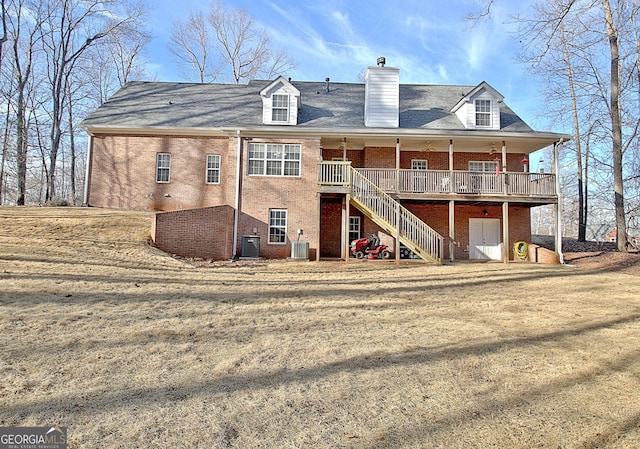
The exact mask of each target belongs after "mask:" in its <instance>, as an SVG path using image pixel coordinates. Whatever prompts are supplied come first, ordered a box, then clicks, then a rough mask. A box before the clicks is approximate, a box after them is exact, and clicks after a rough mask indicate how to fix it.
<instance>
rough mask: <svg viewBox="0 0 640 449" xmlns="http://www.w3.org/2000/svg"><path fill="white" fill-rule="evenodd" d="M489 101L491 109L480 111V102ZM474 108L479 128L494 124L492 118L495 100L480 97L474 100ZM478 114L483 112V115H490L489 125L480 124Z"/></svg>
mask: <svg viewBox="0 0 640 449" xmlns="http://www.w3.org/2000/svg"><path fill="white" fill-rule="evenodd" d="M481 101H482V102H487V103H489V111H478V103H479V102H481ZM473 109H474V111H473V112H474V114H475V115H474V117H475V125H476V127H477V128H491V127H492V126H493V120H492V118H493V117H492V110H493V101H491V100H488V99H486V98H478V99H476V100H475V101H474V102H473ZM478 114H481V115H483V116H487V117H489V124H488V125H480V124H478V121H479V120H478Z"/></svg>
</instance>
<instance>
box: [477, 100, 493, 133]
mask: <svg viewBox="0 0 640 449" xmlns="http://www.w3.org/2000/svg"><path fill="white" fill-rule="evenodd" d="M476 126H483V127H489V126H491V100H476Z"/></svg>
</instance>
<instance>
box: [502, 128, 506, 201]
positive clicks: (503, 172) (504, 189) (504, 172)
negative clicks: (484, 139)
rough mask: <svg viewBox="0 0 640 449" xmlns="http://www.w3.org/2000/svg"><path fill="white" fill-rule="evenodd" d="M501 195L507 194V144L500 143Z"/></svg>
mask: <svg viewBox="0 0 640 449" xmlns="http://www.w3.org/2000/svg"><path fill="white" fill-rule="evenodd" d="M502 193H504V194H505V195H506V194H507V143H506V142H505V141H504V140H503V141H502Z"/></svg>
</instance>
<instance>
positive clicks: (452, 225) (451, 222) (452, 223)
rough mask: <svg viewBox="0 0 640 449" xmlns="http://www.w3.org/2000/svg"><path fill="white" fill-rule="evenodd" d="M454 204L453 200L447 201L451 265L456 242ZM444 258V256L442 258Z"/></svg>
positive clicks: (453, 259)
mask: <svg viewBox="0 0 640 449" xmlns="http://www.w3.org/2000/svg"><path fill="white" fill-rule="evenodd" d="M455 204H456V202H455V201H453V200H450V201H449V261H450V262H451V263H453V262H454V261H455V252H456V242H455V238H454V236H455V233H456V211H455ZM442 257H443V258H444V254H443V256H442Z"/></svg>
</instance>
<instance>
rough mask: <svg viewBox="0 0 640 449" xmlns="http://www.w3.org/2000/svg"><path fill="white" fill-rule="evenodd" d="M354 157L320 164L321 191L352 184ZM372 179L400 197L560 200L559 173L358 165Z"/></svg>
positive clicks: (344, 187) (366, 176)
mask: <svg viewBox="0 0 640 449" xmlns="http://www.w3.org/2000/svg"><path fill="white" fill-rule="evenodd" d="M350 167H351V162H350V161H322V162H320V163H319V166H318V186H319V191H320V192H321V193H332V192H335V193H338V192H341V191H343V190H346V189H348V188H349V186H350V185H351V179H350V176H351V174H350ZM355 170H356V171H358V172H359V173H360V174H362V175H363V176H364V177H365V178H367V179H368V180H369V181H371V182H372V183H374V184H375V185H376V186H378V187H379V188H380V189H382V190H383V191H385V192H386V193H388V194H390V195H394V196H396V197H398V198H400V199H415V200H419V199H424V200H429V199H432V200H434V199H442V200H444V199H447V200H449V199H460V200H465V199H469V200H480V199H482V200H484V201H491V200H492V199H493V200H496V201H504V200H505V197H507V198H510V199H511V200H517V201H522V202H529V201H530V202H534V203H547V204H548V203H555V202H557V192H556V179H555V174H550V173H523V172H503V171H496V172H477V171H467V170H409V169H387V168H355Z"/></svg>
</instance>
